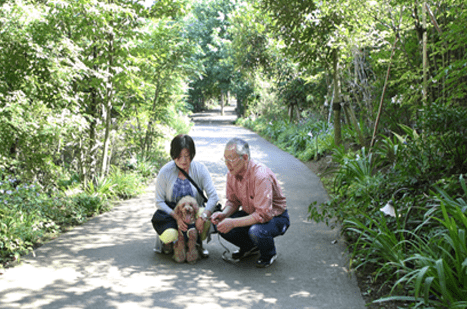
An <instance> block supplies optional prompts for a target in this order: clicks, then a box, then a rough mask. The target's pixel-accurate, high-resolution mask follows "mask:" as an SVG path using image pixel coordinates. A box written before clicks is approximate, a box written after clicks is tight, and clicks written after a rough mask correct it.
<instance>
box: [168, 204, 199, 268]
mask: <svg viewBox="0 0 467 309" xmlns="http://www.w3.org/2000/svg"><path fill="white" fill-rule="evenodd" d="M198 210H199V206H198V203H197V202H196V199H195V198H193V197H192V196H189V195H187V196H184V197H183V198H182V199H181V200H180V201H179V202H178V203H177V206H175V209H174V212H175V213H176V214H177V215H178V216H179V217H181V218H183V221H184V222H185V223H186V224H194V223H195V222H196V219H197V218H198ZM187 235H188V242H187V243H186V242H185V236H184V235H183V232H182V231H180V230H178V240H177V242H176V243H175V245H174V256H173V258H174V260H175V261H176V262H178V263H183V262H185V261H186V262H188V263H190V264H194V263H196V261H197V260H198V259H199V253H198V249H197V248H196V241H197V240H198V236H199V235H198V230H197V229H196V227H194V228H190V229H188V231H187Z"/></svg>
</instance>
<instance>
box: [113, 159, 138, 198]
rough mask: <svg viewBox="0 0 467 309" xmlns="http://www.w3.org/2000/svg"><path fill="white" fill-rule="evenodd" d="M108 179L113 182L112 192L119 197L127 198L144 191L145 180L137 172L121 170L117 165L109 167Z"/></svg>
mask: <svg viewBox="0 0 467 309" xmlns="http://www.w3.org/2000/svg"><path fill="white" fill-rule="evenodd" d="M109 180H110V182H111V183H113V185H112V192H113V193H115V195H117V196H118V197H120V198H124V199H128V198H131V197H134V196H137V195H139V194H141V193H143V191H144V187H143V186H144V185H145V182H144V180H143V178H142V177H141V176H140V175H139V174H136V173H128V172H123V171H122V170H121V169H120V168H118V167H114V166H113V167H112V168H111V171H110V174H109Z"/></svg>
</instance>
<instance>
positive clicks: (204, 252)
mask: <svg viewBox="0 0 467 309" xmlns="http://www.w3.org/2000/svg"><path fill="white" fill-rule="evenodd" d="M196 247H197V248H198V252H199V254H200V256H201V257H202V258H203V259H207V258H208V257H209V251H208V249H206V248H204V247H203V246H201V245H200V244H199V243H198V244H196Z"/></svg>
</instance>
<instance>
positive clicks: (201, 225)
mask: <svg viewBox="0 0 467 309" xmlns="http://www.w3.org/2000/svg"><path fill="white" fill-rule="evenodd" d="M205 222H206V221H204V219H203V218H201V217H199V218H198V219H196V222H195V226H196V229H197V230H198V233H200V234H201V233H203V231H204V223H205Z"/></svg>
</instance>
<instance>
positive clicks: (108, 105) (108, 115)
mask: <svg viewBox="0 0 467 309" xmlns="http://www.w3.org/2000/svg"><path fill="white" fill-rule="evenodd" d="M113 40H114V37H113V35H112V34H111V35H110V36H109V49H108V55H109V72H108V73H109V77H108V80H107V85H106V87H105V88H106V100H105V101H106V102H105V115H104V117H105V134H104V151H103V152H102V162H101V174H102V175H105V174H107V172H108V167H107V161H108V159H107V158H108V155H109V147H110V130H111V124H112V100H113V91H114V89H113V88H114V85H113V75H114V72H112V71H113V69H112V67H113V43H114V42H113Z"/></svg>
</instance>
